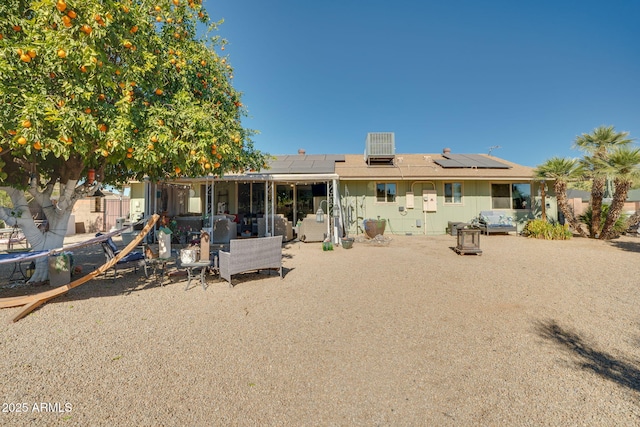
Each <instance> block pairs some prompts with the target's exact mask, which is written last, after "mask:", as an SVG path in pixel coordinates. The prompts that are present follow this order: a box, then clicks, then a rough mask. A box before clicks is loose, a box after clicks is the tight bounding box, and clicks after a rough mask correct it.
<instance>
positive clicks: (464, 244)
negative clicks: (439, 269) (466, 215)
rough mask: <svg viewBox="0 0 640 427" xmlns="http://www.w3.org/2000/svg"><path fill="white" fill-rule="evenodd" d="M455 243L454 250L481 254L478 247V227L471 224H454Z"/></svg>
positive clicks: (460, 253)
mask: <svg viewBox="0 0 640 427" xmlns="http://www.w3.org/2000/svg"><path fill="white" fill-rule="evenodd" d="M456 239H457V245H456V247H455V248H454V250H455V251H456V252H457V253H458V254H459V255H462V254H477V255H482V249H480V229H479V228H475V227H473V226H471V224H464V223H459V224H458V225H456Z"/></svg>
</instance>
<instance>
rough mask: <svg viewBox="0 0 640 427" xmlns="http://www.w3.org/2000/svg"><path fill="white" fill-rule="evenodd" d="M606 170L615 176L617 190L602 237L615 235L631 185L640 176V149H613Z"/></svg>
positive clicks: (603, 227) (614, 181)
mask: <svg viewBox="0 0 640 427" xmlns="http://www.w3.org/2000/svg"><path fill="white" fill-rule="evenodd" d="M606 170H608V174H609V176H611V177H612V178H613V183H614V186H615V190H614V193H613V198H612V200H611V206H610V207H609V212H608V214H607V218H606V219H605V222H604V225H603V226H602V232H601V235H602V237H601V238H602V239H610V238H612V237H614V234H615V233H614V225H615V223H616V221H617V220H618V218H620V215H621V214H622V209H623V208H624V202H625V201H626V199H627V194H628V193H629V190H630V189H631V185H632V184H633V183H634V182H635V181H637V180H638V178H640V149H638V148H635V149H631V148H628V147H619V148H617V149H616V150H614V151H612V152H611V153H610V154H609V158H608V161H607V169H606Z"/></svg>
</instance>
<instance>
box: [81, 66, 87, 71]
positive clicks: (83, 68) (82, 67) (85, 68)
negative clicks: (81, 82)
mask: <svg viewBox="0 0 640 427" xmlns="http://www.w3.org/2000/svg"><path fill="white" fill-rule="evenodd" d="M80 71H82V72H83V73H86V72H87V67H85V66H84V65H81V66H80Z"/></svg>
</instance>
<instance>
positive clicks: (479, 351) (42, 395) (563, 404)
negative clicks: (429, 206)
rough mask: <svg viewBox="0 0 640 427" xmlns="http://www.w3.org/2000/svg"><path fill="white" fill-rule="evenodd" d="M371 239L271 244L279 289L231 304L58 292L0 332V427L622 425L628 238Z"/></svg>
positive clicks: (636, 338) (106, 291)
mask: <svg viewBox="0 0 640 427" xmlns="http://www.w3.org/2000/svg"><path fill="white" fill-rule="evenodd" d="M385 237H387V238H388V239H387V240H386V241H385V242H384V244H375V243H366V242H362V241H356V242H355V243H354V245H353V248H352V249H348V250H347V249H342V248H336V249H335V250H334V251H331V252H323V251H322V249H321V245H320V243H307V244H304V243H302V244H301V243H297V242H295V243H291V244H288V245H286V248H285V250H284V266H285V277H284V279H283V280H281V279H280V278H279V276H276V275H268V274H258V273H250V274H245V275H239V276H237V278H236V279H235V283H236V286H235V287H234V288H233V289H230V288H229V286H228V285H227V284H226V283H225V282H223V281H221V280H219V279H218V278H217V277H210V278H209V279H208V285H209V287H208V288H207V290H206V291H205V290H203V289H202V287H200V286H192V287H191V288H190V289H189V290H188V291H186V292H185V291H184V285H185V283H184V281H181V282H178V281H172V282H170V281H165V286H163V287H161V286H158V285H157V283H155V282H154V281H153V280H151V279H149V280H147V279H145V278H144V275H141V274H140V273H138V274H135V273H133V271H128V272H125V274H124V275H122V276H120V277H118V278H117V279H116V280H115V281H114V280H111V279H106V278H104V277H101V278H99V279H97V280H93V281H91V282H89V283H87V284H85V285H82V286H80V287H78V288H76V289H73V290H72V291H71V292H70V293H69V294H67V295H65V296H62V297H59V298H57V299H54V300H52V301H50V302H49V303H47V304H45V305H44V306H42V307H41V308H40V309H39V310H37V311H35V312H34V313H32V314H31V315H29V316H28V317H26V318H25V319H23V320H21V321H19V322H17V323H5V325H4V327H2V330H1V331H0V356H1V357H0V396H2V402H3V403H2V405H3V406H2V412H1V413H0V424H2V425H47V426H51V425H65V426H67V425H81V426H87V425H92V426H101V425H104V426H113V425H135V426H165V425H166V426H184V425H194V426H195V425H241V426H245V425H248V426H253V425H283V426H284V425H321V426H325V425H349V426H351V425H366V426H371V425H421V426H422V425H438V426H460V425H482V426H513V425H536V426H537V425H549V426H567V425H590V426H591V425H607V426H609V425H616V426H625V425H629V426H631V425H639V424H640V399H639V397H640V314H639V310H638V307H639V306H640V293H639V292H638V278H637V276H636V269H635V268H634V265H638V261H639V252H640V239H639V238H634V237H622V238H620V239H617V240H614V241H612V242H601V241H594V240H588V239H582V238H574V239H572V240H570V241H562V242H556V241H538V240H531V239H526V238H523V237H517V236H513V235H510V236H505V235H493V236H489V237H485V236H482V239H481V247H482V249H483V254H482V255H481V256H478V255H463V256H461V255H458V254H456V253H455V252H454V251H453V250H452V247H453V246H455V244H456V240H455V237H451V236H437V237H431V236H429V237H425V236H385ZM103 259H104V258H103V255H102V252H101V249H99V247H92V248H87V249H85V250H83V251H82V252H81V253H77V254H76V261H77V263H78V264H81V265H83V267H84V271H85V273H86V272H88V271H90V270H91V268H92V266H94V267H95V266H97V265H99V264H101V263H102V262H103ZM5 270H6V268H4V269H3V270H0V278H2V279H0V283H2V281H3V280H4V282H5V283H6V280H5V279H4V278H6V277H7V276H8V274H9V272H10V271H6V272H5ZM179 280H183V279H179ZM44 289H47V288H44V287H40V288H36V289H25V288H24V287H8V286H4V287H1V288H0V296H2V297H4V296H13V295H15V294H20V293H25V292H33V291H41V290H44ZM18 310H19V309H18V308H9V309H4V310H2V311H1V314H2V316H3V317H4V318H5V319H6V320H8V319H10V318H11V317H12V316H13V315H15V314H16V313H17V312H18ZM43 404H44V405H43ZM18 409H20V410H22V411H21V412H17V410H18Z"/></svg>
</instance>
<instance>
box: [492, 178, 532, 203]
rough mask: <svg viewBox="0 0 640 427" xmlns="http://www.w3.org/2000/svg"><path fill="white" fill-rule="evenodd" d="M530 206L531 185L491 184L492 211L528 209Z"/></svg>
mask: <svg viewBox="0 0 640 427" xmlns="http://www.w3.org/2000/svg"><path fill="white" fill-rule="evenodd" d="M530 206H531V184H528V183H508V184H502V183H500V184H491V208H492V209H529V207H530Z"/></svg>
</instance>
